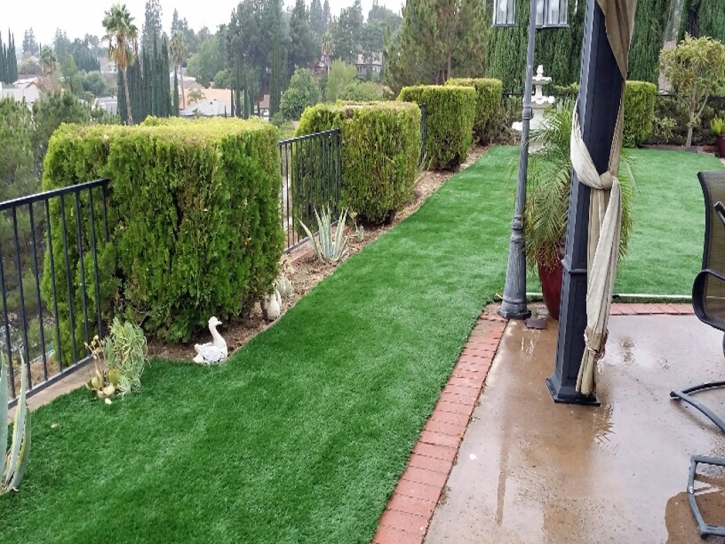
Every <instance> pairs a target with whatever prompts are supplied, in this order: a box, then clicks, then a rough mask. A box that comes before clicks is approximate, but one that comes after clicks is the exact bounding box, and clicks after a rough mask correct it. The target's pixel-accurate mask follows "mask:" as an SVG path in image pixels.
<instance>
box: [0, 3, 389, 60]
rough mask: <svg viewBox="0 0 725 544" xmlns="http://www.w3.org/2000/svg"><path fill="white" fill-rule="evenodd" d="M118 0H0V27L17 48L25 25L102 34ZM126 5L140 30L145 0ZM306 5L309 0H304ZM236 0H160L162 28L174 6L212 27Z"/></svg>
mask: <svg viewBox="0 0 725 544" xmlns="http://www.w3.org/2000/svg"><path fill="white" fill-rule="evenodd" d="M116 1H118V0H69V1H68V2H63V1H61V0H34V1H33V2H31V3H28V4H26V3H25V2H17V1H11V0H2V4H3V6H2V8H1V9H0V12H1V13H0V29H2V37H3V41H4V42H7V34H6V33H7V29H8V28H10V30H11V31H12V33H13V34H14V35H15V42H16V44H17V47H18V49H20V45H21V43H22V41H23V34H24V32H25V30H26V29H27V28H30V27H32V28H33V32H34V33H35V39H36V40H38V41H39V42H40V43H42V44H46V43H47V44H50V43H51V42H52V40H53V36H54V35H55V29H56V28H60V29H61V30H64V31H65V32H66V34H67V35H68V37H69V38H70V39H71V40H73V39H74V38H83V36H85V35H86V34H95V35H97V36H99V37H100V36H102V35H103V29H102V27H101V21H102V20H103V13H104V12H105V11H107V10H108V9H109V8H110V7H111V6H112V5H113V4H114V3H115V2H116ZM353 1H354V0H329V2H330V11H331V12H332V14H333V15H337V14H339V13H340V9H341V8H343V7H347V6H349V5H352V3H353ZM121 2H122V3H125V4H126V5H127V6H128V9H129V11H130V12H131V15H133V16H134V18H135V21H134V22H135V23H136V26H138V29H139V31H140V30H141V27H142V25H143V20H144V11H145V6H146V0H125V1H124V0H121ZM284 3H285V5H289V6H291V5H293V4H294V0H285V1H284ZM306 3H307V4H308V5H309V0H306ZM372 3H373V0H362V8H363V15H364V16H365V17H366V18H367V14H368V11H370V7H371V6H372ZM237 4H238V0H203V1H201V2H198V1H197V2H191V1H189V0H186V1H184V0H161V9H162V10H163V23H164V30H165V31H167V32H168V31H169V28H170V27H171V17H172V15H173V13H174V8H176V9H178V10H179V16H180V17H181V18H182V19H183V18H184V17H186V19H187V21H188V22H189V26H190V27H191V28H193V29H194V30H197V31H198V30H199V29H200V28H202V27H204V26H207V27H209V29H210V30H212V31H214V30H215V29H216V27H217V26H218V25H220V24H222V23H226V22H228V21H229V16H230V15H231V12H232V10H233V9H234V7H235V6H236V5H237ZM379 4H381V5H387V6H388V7H389V8H390V9H392V10H393V11H396V12H397V11H400V0H387V1H386V0H379Z"/></svg>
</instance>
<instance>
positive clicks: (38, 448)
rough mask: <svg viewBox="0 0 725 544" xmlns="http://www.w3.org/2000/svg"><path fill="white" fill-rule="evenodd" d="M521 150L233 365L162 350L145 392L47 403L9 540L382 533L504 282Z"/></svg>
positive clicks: (249, 539) (384, 240)
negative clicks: (402, 481) (391, 502)
mask: <svg viewBox="0 0 725 544" xmlns="http://www.w3.org/2000/svg"><path fill="white" fill-rule="evenodd" d="M510 155H511V153H510V151H509V150H507V149H505V148H495V149H492V150H491V151H490V152H489V153H488V154H487V155H485V156H484V158H483V159H482V160H481V161H480V162H479V163H478V166H477V167H471V168H470V169H468V170H466V171H464V172H462V173H460V174H458V175H456V176H455V177H453V178H452V179H451V180H450V181H448V182H447V183H446V185H445V186H443V187H442V188H441V189H440V190H439V191H438V192H437V193H436V194H434V195H432V196H431V197H430V198H429V199H428V201H427V202H426V203H425V204H424V205H423V207H422V208H421V209H420V210H419V211H418V212H417V213H416V214H415V215H413V216H412V217H410V218H409V219H407V220H406V221H404V222H403V223H401V224H400V225H399V226H397V227H396V228H395V229H393V230H392V231H390V232H389V233H388V234H386V235H384V236H383V237H381V238H380V239H379V240H377V241H376V242H374V243H372V244H370V245H369V246H367V247H366V248H365V249H364V250H363V251H362V252H361V253H360V254H359V255H356V256H355V257H353V258H351V259H350V260H348V261H347V262H346V263H344V264H343V265H341V266H340V267H339V269H338V270H337V271H336V272H335V273H334V274H333V275H332V276H331V277H329V278H327V279H325V280H324V281H323V282H321V283H320V284H319V285H318V286H317V287H316V288H315V289H314V290H313V291H311V292H310V293H309V294H308V295H306V296H305V297H304V298H303V299H302V300H300V301H299V302H298V304H297V305H296V306H295V307H294V308H292V309H291V310H290V311H289V312H288V313H287V314H285V315H284V316H283V317H282V318H281V319H280V321H279V322H278V323H277V324H276V325H275V326H274V327H272V328H270V329H268V330H267V331H265V332H263V333H262V334H260V335H258V336H257V337H256V338H254V339H253V340H252V341H251V342H250V343H249V344H248V345H246V346H245V347H244V348H243V349H242V350H240V351H239V352H238V353H236V354H235V355H234V356H233V357H232V358H231V359H230V360H229V362H228V363H227V364H226V365H224V366H221V367H202V366H197V365H189V364H179V363H170V362H165V361H155V362H153V363H152V364H151V366H150V367H149V368H148V369H147V371H146V373H145V374H144V376H143V389H142V391H141V392H140V394H137V395H134V396H130V397H128V398H123V399H119V400H117V401H114V403H113V405H111V406H107V405H105V404H103V403H102V402H99V401H95V400H92V399H91V396H90V393H88V392H86V391H77V392H75V393H72V394H70V395H67V396H64V397H61V398H59V399H57V400H56V401H55V402H53V403H52V404H50V405H48V406H45V407H43V408H41V409H40V410H38V411H37V412H36V413H34V414H33V449H32V452H31V461H30V465H29V467H28V472H27V475H26V479H25V481H24V482H23V486H22V488H21V491H20V493H19V494H17V495H14V496H5V497H0V527H1V528H2V529H1V530H0V542H13V543H17V542H23V543H35V542H84V543H85V542H103V543H106V542H153V543H161V542H203V543H209V542H213V543H222V542H245V543H256V542H274V543H282V542H310V543H323V542H331V543H347V542H369V541H370V540H371V538H372V536H373V534H374V531H375V528H376V525H377V521H378V518H379V516H380V514H381V513H382V511H383V509H384V508H385V504H386V501H387V498H388V496H389V495H390V493H391V492H392V490H393V488H394V486H395V484H396V482H397V479H398V477H399V475H400V474H401V472H402V471H403V469H404V467H405V464H406V461H407V458H408V456H409V453H410V450H411V448H412V446H413V444H414V443H415V441H416V439H417V437H418V434H419V432H420V429H421V428H422V426H423V424H424V423H425V420H426V418H427V416H428V415H429V414H430V412H431V411H432V409H433V407H434V405H435V402H436V401H437V399H438V396H439V393H440V390H441V387H442V386H443V385H444V383H445V382H446V380H447V378H448V376H449V374H450V371H451V369H452V367H453V365H454V363H455V361H456V359H457V357H458V354H459V353H460V351H461V348H462V346H463V345H464V343H465V341H466V338H467V336H468V334H469V332H470V330H471V328H472V327H473V325H474V323H475V321H476V319H477V317H478V315H479V314H480V312H481V309H482V308H483V307H484V305H485V304H486V303H487V302H489V301H490V300H491V299H492V297H493V295H494V293H495V292H496V291H500V290H501V288H502V285H503V278H504V271H505V267H506V252H507V247H508V236H509V225H510V215H511V211H510V206H509V204H510V203H511V202H512V201H513V199H512V189H513V186H512V184H510V183H507V182H506V181H505V179H506V176H505V169H506V167H507V165H508V161H509V157H510ZM222 332H223V331H222Z"/></svg>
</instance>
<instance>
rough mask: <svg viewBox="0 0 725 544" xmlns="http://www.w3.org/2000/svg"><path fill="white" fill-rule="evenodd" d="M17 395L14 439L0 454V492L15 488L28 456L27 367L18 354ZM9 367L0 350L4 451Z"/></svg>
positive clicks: (0, 442) (0, 443) (0, 428)
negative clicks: (18, 395) (18, 384)
mask: <svg viewBox="0 0 725 544" xmlns="http://www.w3.org/2000/svg"><path fill="white" fill-rule="evenodd" d="M20 362H21V365H20V368H21V371H20V372H21V374H20V398H19V399H18V405H17V409H16V410H15V421H14V423H13V439H12V443H11V445H10V450H9V451H8V452H7V455H0V495H2V494H4V493H8V492H10V491H17V490H18V487H20V482H21V481H22V479H23V475H24V474H25V469H26V467H27V466H28V459H29V458H30V412H29V410H28V403H27V389H28V369H27V367H26V366H25V364H24V361H23V355H22V353H21V354H20ZM7 420H8V368H7V363H6V361H5V355H4V354H3V353H2V352H0V446H2V451H0V453H2V452H4V451H5V448H6V447H7V441H8V427H7V425H6V424H5V422H6V421H7Z"/></svg>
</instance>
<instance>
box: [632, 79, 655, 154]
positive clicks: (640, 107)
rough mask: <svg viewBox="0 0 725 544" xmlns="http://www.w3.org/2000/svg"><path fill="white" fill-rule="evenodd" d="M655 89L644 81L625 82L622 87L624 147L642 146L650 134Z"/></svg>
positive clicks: (653, 114)
mask: <svg viewBox="0 0 725 544" xmlns="http://www.w3.org/2000/svg"><path fill="white" fill-rule="evenodd" d="M656 96H657V87H656V86H655V85H654V84H653V83H648V82H646V81H627V82H626V83H625V86H624V146H625V147H637V146H640V145H642V144H643V143H644V142H646V141H647V139H648V138H649V137H650V135H651V134H652V123H653V121H654V117H655V97H656Z"/></svg>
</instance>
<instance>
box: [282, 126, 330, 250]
mask: <svg viewBox="0 0 725 544" xmlns="http://www.w3.org/2000/svg"><path fill="white" fill-rule="evenodd" d="M278 145H279V154H280V159H281V160H280V168H281V172H282V190H281V195H280V199H281V206H282V225H283V228H284V232H285V237H286V242H285V252H289V251H291V250H292V249H294V248H295V247H297V246H298V245H300V244H301V243H303V242H304V241H305V239H306V238H305V236H304V231H303V230H302V228H301V225H300V222H302V223H304V224H305V225H307V226H308V227H309V228H310V230H311V231H312V232H314V231H315V229H316V228H317V223H316V220H315V210H317V211H318V212H322V211H323V210H328V209H329V210H330V211H331V212H332V214H333V217H337V216H338V214H339V213H340V210H339V206H340V199H341V197H342V173H341V172H342V169H341V164H340V129H333V130H326V131H324V132H316V133H314V134H309V135H307V136H300V137H297V138H291V139H289V140H282V141H280V142H279V144H278Z"/></svg>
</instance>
